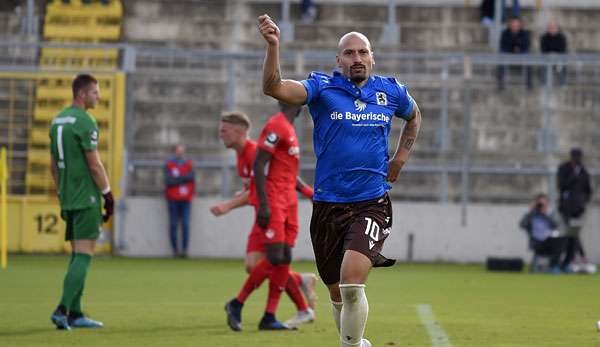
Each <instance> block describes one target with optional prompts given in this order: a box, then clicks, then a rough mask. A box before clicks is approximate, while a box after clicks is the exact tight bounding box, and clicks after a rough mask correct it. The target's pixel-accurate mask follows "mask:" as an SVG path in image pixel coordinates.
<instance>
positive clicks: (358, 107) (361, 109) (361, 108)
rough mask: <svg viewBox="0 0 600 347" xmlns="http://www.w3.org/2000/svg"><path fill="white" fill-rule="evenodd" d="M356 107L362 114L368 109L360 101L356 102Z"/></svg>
mask: <svg viewBox="0 0 600 347" xmlns="http://www.w3.org/2000/svg"><path fill="white" fill-rule="evenodd" d="M354 106H355V107H356V110H357V111H358V112H362V111H364V110H365V109H366V108H367V104H366V103H365V102H364V101H362V100H360V99H356V100H354Z"/></svg>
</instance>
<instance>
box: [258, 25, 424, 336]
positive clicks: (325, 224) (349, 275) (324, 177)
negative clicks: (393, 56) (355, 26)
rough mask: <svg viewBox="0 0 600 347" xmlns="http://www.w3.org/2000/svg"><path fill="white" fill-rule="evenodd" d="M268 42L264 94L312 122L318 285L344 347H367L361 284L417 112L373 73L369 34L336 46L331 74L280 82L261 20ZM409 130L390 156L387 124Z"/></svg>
mask: <svg viewBox="0 0 600 347" xmlns="http://www.w3.org/2000/svg"><path fill="white" fill-rule="evenodd" d="M258 20H259V31H260V33H261V35H262V36H263V38H264V39H265V41H266V43H267V51H266V57H265V62H264V67H263V91H264V93H265V94H267V95H270V96H272V97H274V98H275V99H278V100H280V101H282V102H285V103H287V104H292V105H303V104H306V105H308V107H309V109H310V114H311V117H312V119H313V123H314V134H313V142H314V150H315V154H316V156H317V168H316V175H315V185H314V190H315V193H314V198H313V199H314V204H313V214H312V219H311V225H310V233H311V239H312V244H313V250H314V252H315V258H316V262H317V269H318V270H319V275H320V276H321V278H322V279H323V282H324V283H325V284H326V285H327V287H328V288H329V293H330V297H331V301H332V305H333V316H334V320H335V322H336V325H337V328H338V331H339V333H340V341H341V346H342V347H348V346H360V347H370V346H371V343H370V342H369V341H368V340H367V339H365V338H363V333H364V329H365V325H366V321H367V314H368V311H369V306H368V302H367V297H366V296H365V283H366V281H367V277H368V274H369V271H370V269H371V267H373V266H377V265H380V264H379V260H380V259H381V255H380V254H379V253H380V251H381V249H382V246H383V242H384V241H385V239H386V238H387V236H388V235H389V233H390V231H391V226H392V205H391V202H390V199H389V197H388V195H387V190H389V189H390V185H389V184H388V182H394V181H396V179H397V178H398V174H399V173H400V170H401V169H402V166H403V165H404V163H406V161H407V160H408V156H409V154H410V152H411V150H412V147H413V144H414V142H415V140H416V138H417V135H418V133H419V129H420V127H421V113H420V111H419V108H418V106H417V104H416V103H415V101H414V100H413V99H412V97H411V96H410V95H409V94H408V91H407V90H406V87H405V86H404V85H402V84H401V83H399V82H398V81H396V79H394V78H391V77H381V76H376V75H373V74H372V69H373V65H374V59H373V50H372V49H371V44H370V43H369V40H368V39H367V37H365V36H364V35H363V34H360V33H357V32H351V33H348V34H346V35H344V36H342V38H341V39H340V41H339V44H338V49H337V55H336V61H337V65H338V67H339V71H335V72H334V73H333V74H332V75H327V74H324V73H319V72H312V73H311V74H310V75H309V76H308V78H307V79H306V80H303V81H294V80H288V79H282V78H281V72H280V69H279V37H280V32H279V28H278V27H277V25H276V24H275V23H274V22H273V20H272V19H271V18H270V17H269V16H268V15H262V16H260V17H259V18H258ZM394 116H395V117H399V118H402V119H404V120H405V121H406V125H405V127H404V130H403V132H402V135H401V136H400V140H399V142H398V148H397V149H396V152H395V154H394V156H393V157H392V159H391V160H390V159H389V156H388V147H387V143H388V135H389V132H390V128H391V122H392V119H393V118H394Z"/></svg>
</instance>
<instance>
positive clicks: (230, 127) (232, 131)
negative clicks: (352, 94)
mask: <svg viewBox="0 0 600 347" xmlns="http://www.w3.org/2000/svg"><path fill="white" fill-rule="evenodd" d="M249 128H250V120H249V119H248V117H247V116H246V115H245V114H244V113H241V112H229V113H224V114H223V115H222V117H221V124H220V130H219V137H220V138H221V139H222V140H223V143H224V145H225V147H227V148H232V149H234V150H235V151H236V153H237V170H238V175H239V176H240V177H241V178H242V179H243V180H244V190H242V191H241V192H238V193H236V194H235V196H234V197H233V198H231V199H230V200H227V201H224V202H221V203H219V204H216V205H214V206H212V207H211V212H212V213H213V214H214V215H215V216H220V215H223V214H226V213H228V212H229V211H231V210H232V209H234V208H237V207H241V206H244V205H246V204H247V203H248V201H249V195H250V192H251V191H254V187H253V180H252V171H253V165H254V159H255V156H256V150H257V145H256V142H254V141H252V140H251V139H249V138H248V129H249ZM292 130H293V128H292ZM292 177H294V176H292ZM296 179H298V181H297V182H295V183H294V184H295V185H296V187H297V188H298V190H299V191H300V192H301V193H302V194H304V195H305V196H307V197H308V198H312V188H311V187H310V186H308V185H306V184H305V183H304V182H302V181H301V180H300V179H299V178H296V177H294V180H296ZM294 197H295V192H294ZM296 219H297V214H296ZM296 225H297V223H296ZM296 232H297V231H296ZM264 233H265V231H264V230H263V229H262V228H260V227H259V226H258V225H257V224H255V225H254V227H253V228H252V232H251V233H250V235H249V236H248V244H247V248H246V271H247V272H248V273H249V274H250V273H252V270H253V269H254V268H255V267H256V265H257V264H258V263H259V261H261V260H263V259H264V257H265V238H264V236H263V235H264ZM255 277H257V275H255ZM258 277H262V280H260V282H259V283H254V282H252V286H256V287H258V286H260V283H261V282H262V281H263V280H264V279H265V278H266V276H264V277H263V276H262V275H261V276H258ZM316 281H317V277H316V275H315V274H313V273H303V274H299V273H297V272H293V271H289V277H288V280H287V282H286V285H285V290H286V292H287V294H288V295H289V296H290V298H291V299H292V301H293V302H294V303H295V304H296V308H297V309H298V312H297V314H296V315H295V316H294V317H292V318H291V319H290V320H288V321H287V322H286V323H287V324H288V325H289V326H292V327H295V326H297V325H300V324H302V323H307V322H310V321H312V320H314V317H315V316H314V311H313V310H312V309H313V308H314V305H315V301H316V295H315V294H314V291H313V288H314V286H315V283H316ZM248 294H249V293H248ZM303 295H304V296H303ZM305 297H306V300H305ZM306 301H308V306H307V302H306ZM232 329H234V328H232ZM234 330H237V329H234Z"/></svg>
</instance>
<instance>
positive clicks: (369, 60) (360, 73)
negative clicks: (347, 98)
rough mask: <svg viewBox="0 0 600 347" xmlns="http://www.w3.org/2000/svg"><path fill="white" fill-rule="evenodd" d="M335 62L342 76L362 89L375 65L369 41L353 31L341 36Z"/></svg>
mask: <svg viewBox="0 0 600 347" xmlns="http://www.w3.org/2000/svg"><path fill="white" fill-rule="evenodd" d="M336 61H337V65H338V67H339V68H340V69H341V70H342V74H343V75H344V76H345V77H347V78H349V79H350V80H352V81H353V82H354V83H356V84H357V85H358V86H359V87H362V86H363V85H364V84H365V83H366V82H367V80H368V78H369V77H370V76H371V71H372V70H373V64H375V60H374V59H373V50H372V49H371V43H370V42H369V39H368V38H367V37H366V36H365V35H363V34H361V33H357V32H355V31H353V32H349V33H347V34H346V35H344V36H342V38H341V39H340V42H339V44H338V52H337V55H336Z"/></svg>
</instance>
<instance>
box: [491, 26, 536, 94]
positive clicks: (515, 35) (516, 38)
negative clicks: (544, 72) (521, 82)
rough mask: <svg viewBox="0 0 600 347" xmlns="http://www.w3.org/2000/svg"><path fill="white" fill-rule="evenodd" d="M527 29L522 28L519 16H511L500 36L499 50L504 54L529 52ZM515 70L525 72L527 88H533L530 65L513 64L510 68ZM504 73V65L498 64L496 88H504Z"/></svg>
mask: <svg viewBox="0 0 600 347" xmlns="http://www.w3.org/2000/svg"><path fill="white" fill-rule="evenodd" d="M529 46H530V40H529V31H527V30H525V29H523V25H522V23H521V19H520V18H519V17H513V18H511V19H510V21H509V23H508V28H506V29H504V31H503V32H502V36H501V37H500V52H501V53H505V54H527V53H529ZM510 70H511V71H512V70H517V71H519V73H521V74H522V73H523V72H524V73H525V78H526V83H527V89H529V90H531V89H532V88H533V85H532V81H531V74H532V71H531V67H530V66H515V67H514V68H513V67H511V69H510ZM505 74H506V66H504V65H500V66H498V76H497V77H498V89H499V90H503V89H504V76H505Z"/></svg>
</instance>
